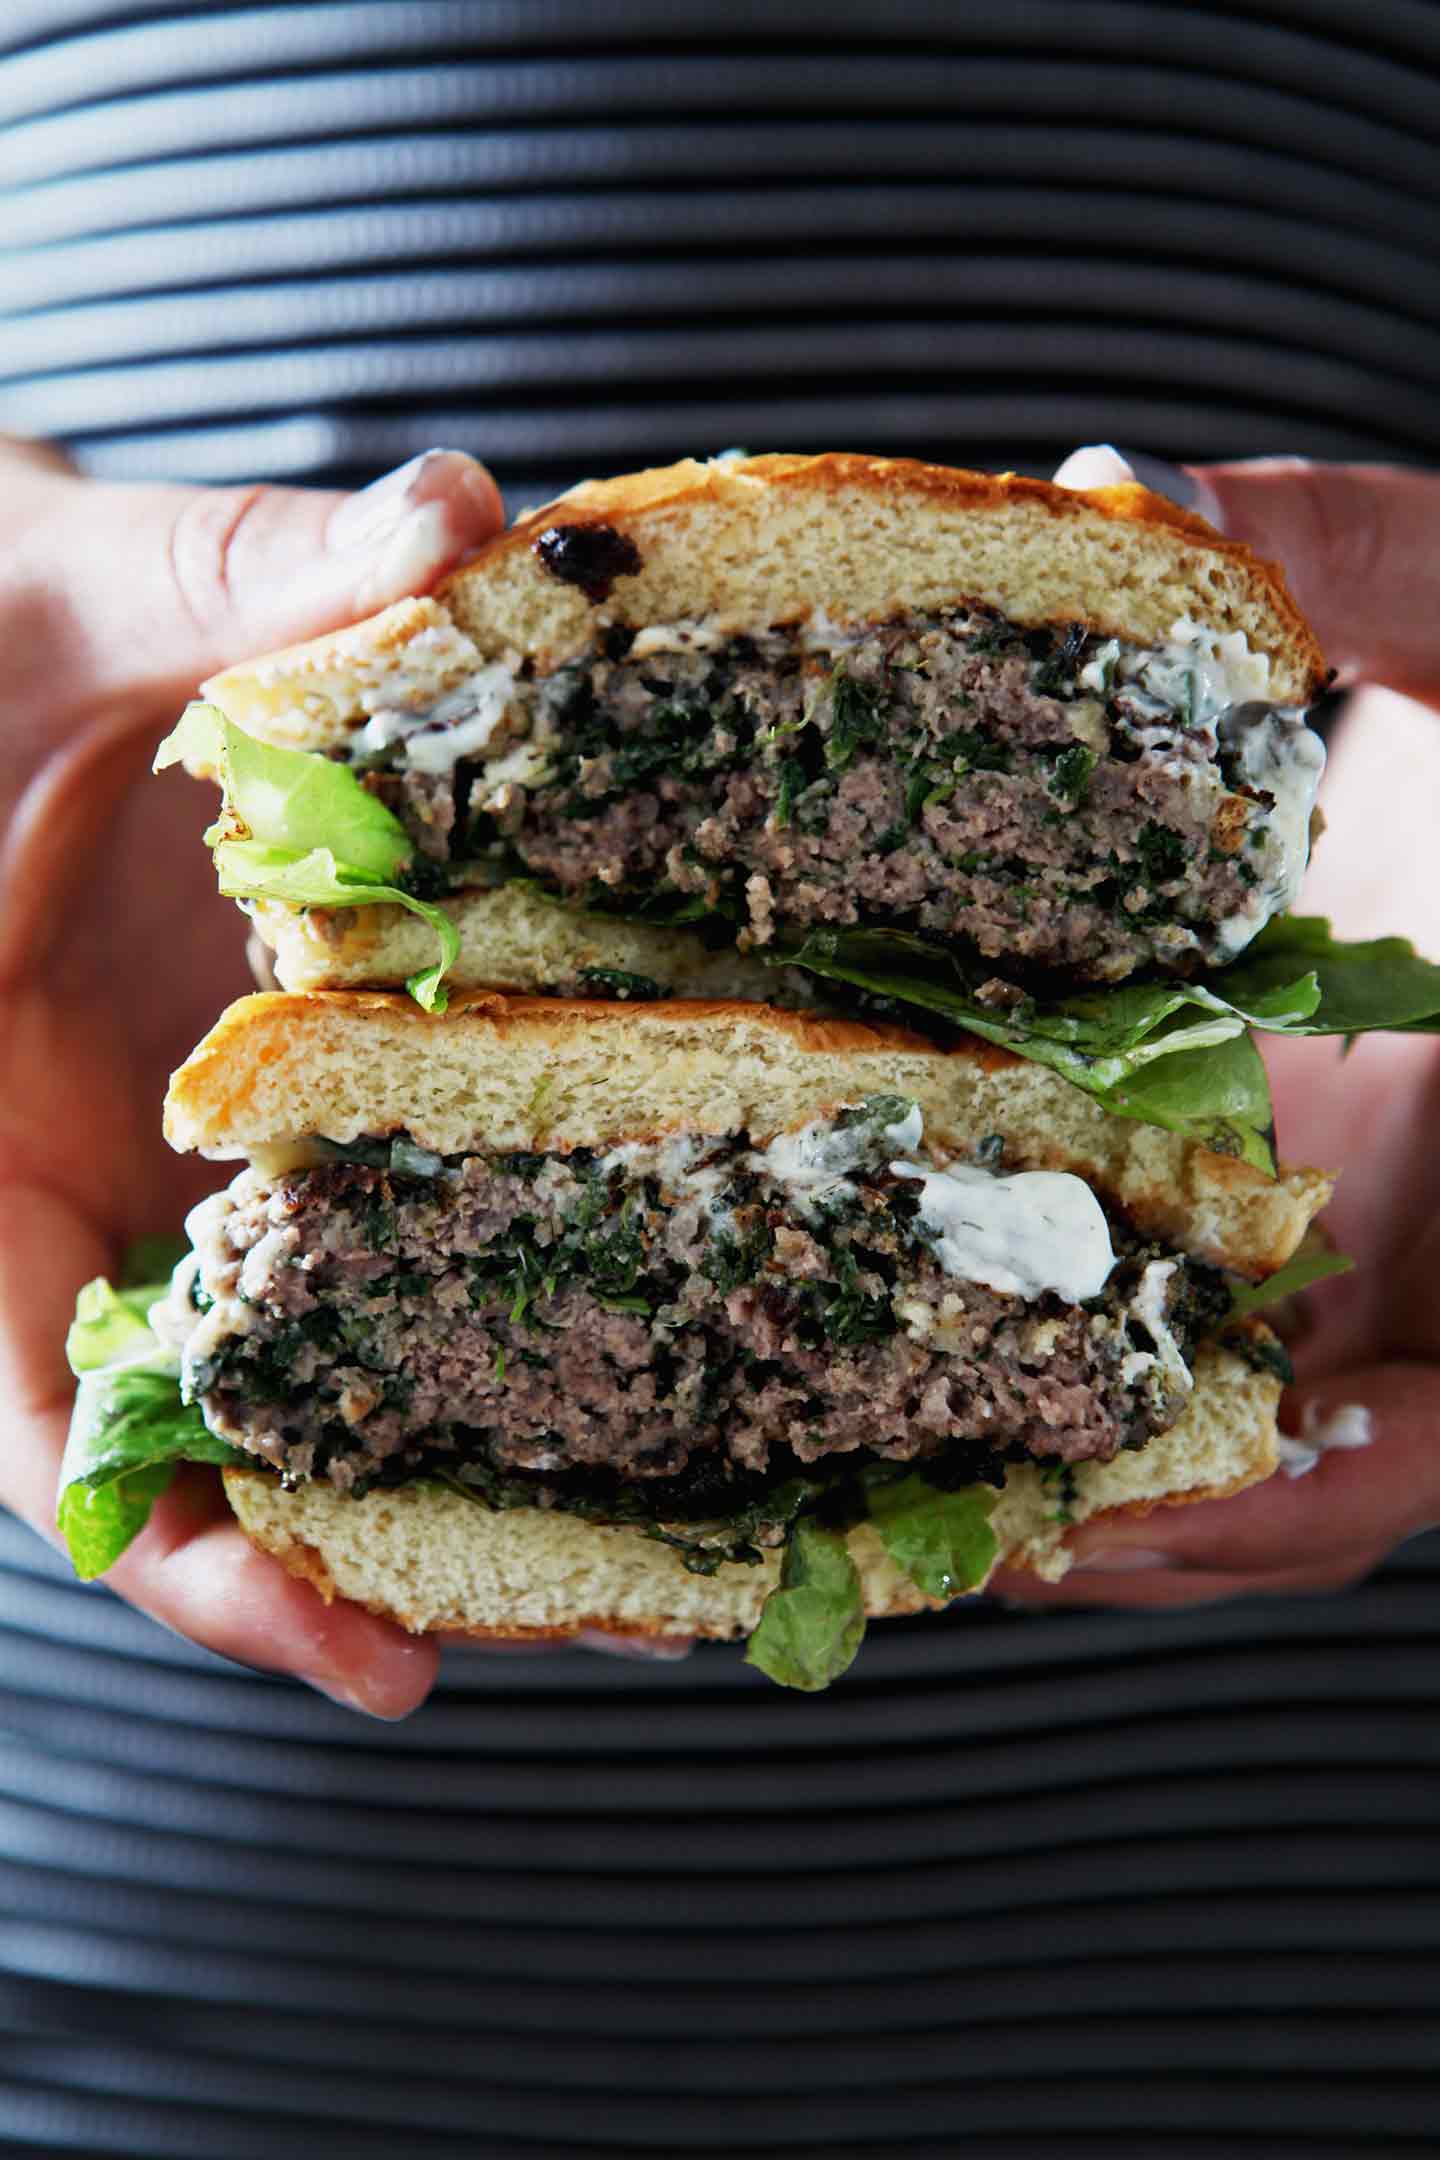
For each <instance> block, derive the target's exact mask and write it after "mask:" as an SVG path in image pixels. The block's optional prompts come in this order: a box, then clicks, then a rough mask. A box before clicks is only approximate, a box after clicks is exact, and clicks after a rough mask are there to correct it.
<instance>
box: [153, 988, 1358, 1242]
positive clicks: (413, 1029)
mask: <svg viewBox="0 0 1440 2160" xmlns="http://www.w3.org/2000/svg"><path fill="white" fill-rule="evenodd" d="M875 1094H895V1095H906V1096H913V1097H914V1099H915V1100H916V1101H917V1102H918V1103H919V1105H920V1108H921V1111H922V1113H923V1116H924V1120H925V1130H926V1134H927V1137H928V1138H929V1139H930V1140H931V1141H932V1142H933V1143H935V1144H936V1145H938V1146H940V1147H941V1148H949V1149H954V1150H955V1151H957V1152H959V1151H962V1150H963V1151H965V1152H968V1151H969V1149H970V1148H972V1147H973V1146H974V1144H975V1143H976V1142H977V1141H979V1140H981V1139H983V1138H985V1137H986V1136H987V1135H989V1134H992V1133H998V1134H1000V1135H1001V1136H1002V1137H1003V1139H1004V1141H1005V1152H1006V1161H1007V1164H1008V1166H1009V1167H1010V1168H1011V1169H1012V1170H1014V1169H1032V1170H1039V1169H1048V1170H1067V1171H1070V1172H1072V1173H1073V1174H1075V1175H1077V1176H1079V1177H1083V1178H1085V1179H1086V1181H1087V1182H1088V1183H1089V1184H1091V1185H1092V1186H1094V1187H1095V1189H1096V1190H1097V1191H1099V1192H1101V1193H1102V1194H1104V1195H1105V1196H1107V1197H1108V1198H1109V1199H1111V1200H1112V1201H1113V1202H1115V1203H1116V1204H1117V1205H1118V1206H1119V1207H1120V1208H1122V1209H1123V1210H1124V1212H1125V1213H1126V1214H1127V1215H1128V1216H1129V1218H1130V1219H1131V1221H1132V1222H1134V1223H1135V1224H1136V1225H1137V1226H1139V1227H1140V1228H1142V1229H1144V1230H1145V1231H1147V1232H1148V1233H1150V1234H1152V1235H1154V1236H1156V1237H1159V1238H1163V1239H1164V1240H1165V1241H1166V1242H1168V1243H1170V1244H1172V1245H1177V1246H1179V1247H1181V1248H1183V1249H1184V1250H1186V1251H1188V1252H1192V1253H1195V1254H1197V1255H1199V1256H1200V1257H1202V1258H1205V1259H1208V1260H1211V1261H1213V1262H1215V1263H1216V1264H1218V1265H1221V1266H1225V1267H1229V1268H1233V1269H1235V1270H1236V1271H1237V1272H1238V1273H1241V1274H1244V1275H1249V1276H1252V1277H1260V1276H1264V1275H1266V1274H1268V1273H1270V1272H1271V1271H1272V1270H1273V1269H1275V1268H1277V1267H1279V1266H1281V1265H1282V1264H1283V1263H1284V1262H1285V1261H1286V1260H1287V1259H1288V1258H1289V1257H1290V1255H1291V1253H1292V1252H1293V1251H1294V1249H1295V1247H1296V1245H1297V1244H1298V1243H1299V1241H1300V1238H1301V1237H1302V1236H1303V1234H1304V1231H1305V1229H1306V1226H1307V1225H1308V1223H1309V1221H1310V1218H1311V1217H1312V1215H1314V1214H1315V1213H1316V1212H1317V1210H1318V1209H1319V1208H1320V1207H1322V1206H1323V1205H1324V1202H1325V1200H1326V1199H1327V1198H1328V1197H1329V1185H1328V1182H1327V1180H1326V1179H1325V1178H1324V1177H1322V1176H1321V1175H1320V1174H1319V1173H1318V1172H1315V1171H1295V1172H1291V1173H1289V1174H1288V1175H1286V1176H1284V1177H1282V1178H1280V1179H1278V1180H1276V1179H1272V1178H1268V1177H1266V1176H1265V1175H1264V1174H1263V1172H1261V1171H1259V1170H1256V1169H1254V1168H1252V1167H1251V1166H1250V1165H1249V1164H1248V1163H1243V1162H1240V1161H1237V1160H1236V1159H1234V1158H1233V1157H1231V1156H1226V1155H1217V1154H1215V1153H1213V1152H1212V1151H1211V1150H1209V1149H1207V1148H1203V1147H1200V1146H1197V1145H1196V1144H1195V1143H1194V1142H1193V1141H1186V1140H1182V1139H1181V1138H1179V1137H1178V1136H1177V1135H1176V1134H1174V1133H1168V1132H1162V1131H1160V1130H1159V1129H1158V1128H1157V1127H1155V1126H1151V1125H1143V1124H1140V1123H1138V1122H1137V1121H1135V1120H1133V1119H1128V1118H1120V1117H1115V1116H1114V1115H1112V1113H1111V1112H1109V1111H1107V1110H1104V1109H1102V1108H1101V1106H1100V1105H1099V1104H1098V1103H1097V1102H1096V1101H1095V1100H1094V1099H1093V1097H1091V1096H1089V1095H1086V1094H1084V1093H1083V1092H1082V1091H1081V1090H1080V1089H1079V1088H1077V1087H1074V1086H1073V1085H1072V1084H1071V1083H1070V1082H1069V1081H1068V1080H1065V1079H1062V1078H1061V1077H1060V1076H1059V1075H1058V1074H1056V1073H1052V1072H1050V1071H1048V1070H1047V1069H1046V1068H1045V1067H1044V1066H1041V1065H1037V1064H1034V1063H1028V1062H1026V1061H1024V1060H1022V1059H1019V1058H1016V1057H1012V1056H1011V1055H1010V1054H1009V1053H1008V1052H1006V1051H1003V1050H998V1049H995V1048H993V1047H991V1046H990V1045H989V1044H986V1043H981V1042H967V1043H965V1044H964V1045H963V1046H961V1047H958V1048H954V1049H938V1048H936V1047H935V1045H933V1044H932V1043H930V1042H928V1041H927V1040H926V1039H925V1038H924V1037H923V1036H921V1035H916V1034H912V1033H911V1032H910V1031H909V1030H907V1029H904V1028H898V1027H889V1026H886V1027H879V1026H871V1025H867V1024H864V1023H861V1022H858V1021H850V1020H833V1019H817V1018H813V1017H810V1016H808V1015H801V1014H798V1013H785V1012H778V1011H776V1010H774V1009H772V1008H770V1007H767V1006H763V1005H751V1004H744V1003H739V1002H735V1003H730V1002H724V1001H712V1002H700V1001H691V1002H680V1001H676V1002H673V1003H659V1004H649V1005H641V1006H629V1005H622V1004H617V1003H614V1002H588V1003H587V1002H583V1001H572V1000H561V999H551V998H512V999H507V998H503V997H498V996H494V995H490V994H487V993H483V992H469V993H462V994H461V995H459V996H457V997H455V998H454V999H452V1001H451V1005H450V1009H449V1011H448V1012H446V1013H443V1014H427V1013H424V1012H422V1011H421V1010H420V1009H419V1007H418V1006H416V1005H415V1004H414V1003H413V1001H412V1000H411V999H409V998H407V997H404V996H394V995H386V994H385V993H384V992H380V991H369V992H366V991H312V992H309V993H306V994H301V995H285V994H281V993H277V992H267V993H263V994H261V995H258V996H254V997H248V998H242V999H240V1001H239V1002H238V1003H237V1004H234V1005H232V1006H231V1007H230V1008H229V1010H228V1011H227V1012H225V1013H223V1014H222V1015H221V1017H220V1019H219V1020H218V1021H217V1023H216V1025H215V1026H214V1027H213V1028H212V1029H211V1031H210V1033H209V1034H208V1035H207V1036H206V1038H205V1040H204V1041H203V1042H202V1043H201V1044H200V1045H199V1047H198V1048H197V1049H196V1050H195V1051H193V1052H192V1054H191V1056H190V1057H189V1058H188V1059H187V1060H186V1062H185V1063H184V1065H182V1066H181V1068H180V1070H179V1071H178V1072H177V1073H176V1074H175V1076H174V1078H173V1079H172V1081H171V1083H170V1090H169V1093H168V1095H167V1097H166V1103H165V1132H166V1137H167V1138H168V1139H169V1140H170V1142H171V1144H172V1145H173V1146H175V1147H177V1148H193V1149H198V1150H199V1151H200V1152H202V1153H203V1154H206V1155H212V1156H218V1157H222V1158H226V1157H240V1156H246V1155H252V1154H254V1153H255V1152H256V1151H263V1150H266V1149H271V1148H276V1147H280V1148H282V1149H283V1148H285V1147H288V1146H289V1145H290V1144H291V1143H293V1142H295V1141H298V1140H303V1139H306V1138H314V1137H317V1136H318V1137H323V1138H325V1139H328V1140H334V1141H340V1142H346V1141H350V1140H355V1139H358V1138H360V1137H361V1136H362V1135H370V1136H374V1137H384V1136H385V1135H387V1134H390V1133H394V1132H399V1131H404V1132H408V1133H409V1134H410V1135H411V1137H412V1138H413V1139H414V1140H416V1141H417V1142H418V1143H419V1145H420V1146H422V1147H426V1148H431V1149H434V1150H435V1151H437V1152H438V1153H440V1154H444V1155H455V1154H463V1153H467V1152H470V1151H474V1150H485V1149H492V1148H493V1149H497V1150H511V1149H549V1148H554V1149H565V1148H570V1147H612V1146H616V1145H618V1144H619V1143H621V1142H623V1141H627V1140H644V1139H651V1138H656V1137H658V1136H660V1135H663V1134H666V1133H681V1132H685V1133H696V1134H706V1135H709V1134H714V1135H720V1134H725V1133H733V1132H738V1131H741V1130H744V1131H747V1132H749V1133H750V1134H751V1135H752V1136H754V1137H755V1138H756V1139H757V1140H764V1139H769V1138H770V1137H772V1136H773V1135H774V1134H775V1133H777V1132H781V1131H785V1130H788V1129H789V1128H791V1127H794V1126H797V1125H803V1124H805V1123H807V1122H809V1121H810V1120H811V1119H814V1118H818V1117H822V1116H825V1115H827V1114H829V1113H830V1112H831V1111H833V1110H835V1109H838V1108H840V1107H841V1106H843V1105H845V1104H850V1103H856V1102H859V1101H862V1100H863V1099H864V1097H866V1096H867V1095H875Z"/></svg>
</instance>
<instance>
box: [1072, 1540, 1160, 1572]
mask: <svg viewBox="0 0 1440 2160" xmlns="http://www.w3.org/2000/svg"><path fill="white" fill-rule="evenodd" d="M1180 1565H1181V1563H1180V1561H1178V1560H1177V1559H1176V1558H1175V1556H1174V1554H1173V1553H1168V1552H1152V1551H1150V1550H1149V1548H1148V1547H1146V1546H1144V1545H1112V1546H1108V1547H1102V1548H1101V1549H1100V1550H1099V1551H1098V1552H1088V1553H1084V1554H1082V1555H1081V1557H1080V1558H1079V1559H1078V1560H1076V1561H1074V1562H1072V1564H1071V1572H1072V1574H1075V1575H1140V1574H1143V1573H1145V1572H1146V1571H1147V1570H1150V1569H1155V1568H1172V1569H1173V1568H1178V1567H1179V1566H1180Z"/></svg>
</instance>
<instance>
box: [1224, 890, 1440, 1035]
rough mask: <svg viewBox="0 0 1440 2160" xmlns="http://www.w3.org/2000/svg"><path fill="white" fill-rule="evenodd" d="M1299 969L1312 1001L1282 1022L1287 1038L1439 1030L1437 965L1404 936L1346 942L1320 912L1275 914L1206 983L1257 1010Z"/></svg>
mask: <svg viewBox="0 0 1440 2160" xmlns="http://www.w3.org/2000/svg"><path fill="white" fill-rule="evenodd" d="M1302 970H1303V971H1304V972H1305V974H1306V977H1307V979H1308V980H1309V981H1311V982H1313V984H1314V985H1315V1001H1314V1004H1313V1005H1312V1007H1311V1009H1310V1011H1309V1012H1308V1013H1304V1014H1300V1015H1297V1016H1296V1017H1295V1018H1294V1019H1292V1020H1289V1021H1287V1022H1286V1023H1284V1032H1285V1033H1286V1034H1290V1035H1364V1034H1368V1033H1369V1032H1370V1031H1371V1030H1372V1029H1376V1028H1384V1029H1402V1030H1409V1031H1416V1032H1420V1033H1424V1034H1430V1035H1433V1034H1437V1033H1440V967H1436V966H1434V965H1433V964H1432V962H1430V961H1429V960H1422V959H1421V958H1420V956H1419V954H1418V953H1417V952H1416V950H1415V948H1414V946H1413V945H1412V944H1411V943H1410V942H1409V940H1408V939H1407V938H1399V937H1389V938H1366V939H1360V940H1357V941H1356V942H1355V943H1354V944H1347V943H1345V942H1344V940H1342V939H1340V938H1337V937H1335V936H1334V935H1333V933H1332V932H1331V929H1330V925H1329V923H1328V922H1327V921H1326V920H1325V918H1324V916H1323V915H1282V916H1279V917H1277V918H1276V920H1275V921H1274V922H1270V923H1267V924H1266V925H1265V928H1264V929H1263V930H1262V931H1261V932H1260V935H1259V936H1258V937H1257V938H1256V939H1255V941H1254V943H1253V944H1252V945H1250V946H1249V947H1248V948H1247V950H1246V951H1245V952H1244V953H1243V954H1242V956H1241V957H1240V959H1238V960H1235V961H1232V963H1231V964H1230V966H1229V967H1227V968H1225V969H1224V970H1223V971H1222V972H1221V973H1219V974H1218V975H1214V976H1211V977H1210V981H1211V983H1212V984H1213V985H1215V986H1216V987H1217V988H1218V987H1220V986H1221V985H1223V986H1224V993H1225V995H1226V996H1227V997H1230V998H1232V999H1233V1000H1234V1002H1235V1003H1236V1004H1237V1005H1238V1006H1247V1005H1248V1006H1249V1007H1251V1008H1252V1009H1254V1008H1258V1007H1261V1006H1263V1004H1264V1001H1265V1000H1266V998H1267V997H1273V996H1275V995H1277V994H1278V995H1283V986H1284V985H1285V984H1286V983H1287V982H1292V983H1293V981H1294V980H1295V978H1296V976H1297V974H1298V973H1299V971H1302ZM1256 1024H1257V1025H1258V1026H1261V1027H1267V1026H1268V1027H1274V1026H1276V1025H1278V1024H1279V1023H1277V1022H1276V1021H1274V1020H1265V1019H1260V1020H1258V1021H1257V1023H1256Z"/></svg>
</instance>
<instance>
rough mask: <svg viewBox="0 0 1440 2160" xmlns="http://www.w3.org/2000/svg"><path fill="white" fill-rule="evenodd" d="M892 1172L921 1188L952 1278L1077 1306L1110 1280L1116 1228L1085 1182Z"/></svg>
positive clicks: (896, 1167)
mask: <svg viewBox="0 0 1440 2160" xmlns="http://www.w3.org/2000/svg"><path fill="white" fill-rule="evenodd" d="M890 1168H891V1171H892V1172H893V1174H894V1175H895V1176H896V1177H900V1178H913V1179H914V1180H915V1181H916V1182H917V1183H918V1184H919V1186H920V1222H921V1224H922V1226H923V1227H924V1229H925V1230H926V1231H927V1232H928V1233H929V1235H930V1239H931V1241H932V1242H931V1249H932V1251H933V1252H934V1254H935V1257H936V1259H937V1260H938V1261H939V1262H940V1265H941V1267H942V1268H944V1270H945V1272H946V1274H947V1275H958V1276H963V1277H964V1279H965V1280H966V1281H967V1282H978V1283H984V1284H985V1286H986V1288H987V1289H990V1290H1000V1291H1004V1292H1006V1293H1007V1294H1008V1295H1010V1296H1012V1297H1024V1298H1034V1297H1039V1296H1040V1295H1041V1294H1042V1293H1043V1292H1044V1291H1046V1290H1053V1291H1055V1292H1056V1294H1057V1295H1058V1296H1060V1297H1062V1298H1064V1299H1065V1300H1066V1302H1067V1303H1069V1304H1072V1305H1078V1304H1079V1303H1080V1301H1081V1300H1082V1299H1083V1298H1091V1297H1098V1296H1099V1294H1100V1292H1101V1291H1102V1290H1103V1289H1104V1287H1105V1284H1106V1282H1107V1281H1108V1280H1109V1276H1110V1271H1111V1269H1112V1268H1113V1267H1114V1265H1115V1254H1114V1252H1113V1251H1112V1250H1111V1246H1110V1226H1109V1224H1108V1223H1107V1222H1106V1220H1105V1212H1104V1210H1103V1208H1102V1207H1101V1205H1100V1203H1099V1201H1098V1200H1097V1199H1096V1197H1095V1195H1094V1193H1093V1192H1092V1191H1091V1190H1090V1187H1089V1186H1088V1185H1087V1184H1086V1183H1085V1181H1084V1179H1083V1178H1078V1177H1071V1176H1070V1175H1069V1174H1068V1172H1065V1171H1059V1170H1022V1171H1020V1172H1019V1173H1018V1174H1017V1175H1016V1176H1014V1177H997V1176H996V1175H995V1174H994V1173H993V1172H992V1171H989V1170H979V1169H974V1168H971V1167H970V1166H969V1165H968V1164H963V1163H957V1164H955V1165H954V1166H953V1167H952V1168H950V1169H948V1170H928V1169H926V1168H924V1167H923V1166H922V1165H921V1164H919V1163H911V1162H892V1163H891V1165H890Z"/></svg>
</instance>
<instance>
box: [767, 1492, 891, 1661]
mask: <svg viewBox="0 0 1440 2160" xmlns="http://www.w3.org/2000/svg"><path fill="white" fill-rule="evenodd" d="M864 1635H865V1600H864V1598H863V1596H862V1595H861V1590H860V1577H859V1574H858V1572H857V1571H856V1567H855V1563H854V1561H853V1560H852V1559H851V1557H850V1550H849V1547H848V1545H847V1544H846V1541H845V1533H844V1531H843V1530H828V1529H826V1528H825V1527H824V1526H823V1525H822V1524H820V1523H818V1522H815V1521H813V1520H812V1519H811V1518H809V1517H807V1516H802V1517H801V1518H800V1520H799V1521H798V1522H797V1523H796V1524H795V1527H794V1528H793V1530H792V1531H791V1532H790V1539H789V1543H788V1544H787V1545H786V1547H785V1558H784V1561H783V1562H782V1564H781V1568H780V1580H779V1583H778V1584H777V1585H776V1587H775V1588H774V1589H773V1590H772V1591H771V1593H770V1595H769V1597H768V1598H766V1600H765V1608H764V1611H763V1612H762V1613H761V1615H760V1621H759V1625H758V1626H757V1627H756V1629H755V1632H754V1634H753V1635H752V1636H751V1637H750V1641H749V1644H748V1646H747V1647H746V1651H745V1662H746V1664H747V1665H754V1666H757V1667H758V1668H759V1670H760V1671H761V1672H763V1673H765V1674H766V1675H767V1676H768V1677H769V1678H770V1679H771V1680H777V1681H778V1682H779V1683H780V1685H781V1687H790V1688H800V1689H802V1690H803V1691H804V1692H805V1693H806V1694H815V1693H816V1692H817V1691H818V1690H819V1689H821V1688H827V1687H829V1685H830V1683H831V1681H832V1680H838V1679H839V1677H840V1675H841V1673H843V1672H845V1671H847V1670H848V1668H849V1667H850V1666H851V1665H852V1664H853V1663H854V1660H855V1654H856V1652H857V1651H858V1650H859V1648H860V1644H861V1642H862V1641H863V1639H864Z"/></svg>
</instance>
